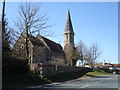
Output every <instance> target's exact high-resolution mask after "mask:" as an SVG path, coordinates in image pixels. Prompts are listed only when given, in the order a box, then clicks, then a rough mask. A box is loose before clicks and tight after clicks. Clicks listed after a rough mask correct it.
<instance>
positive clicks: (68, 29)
mask: <svg viewBox="0 0 120 90" xmlns="http://www.w3.org/2000/svg"><path fill="white" fill-rule="evenodd" d="M68 45H69V46H68ZM66 47H68V48H72V47H74V31H73V27H72V21H71V17H70V11H69V10H68V15H67V21H66V26H65V30H64V50H65V48H66Z"/></svg>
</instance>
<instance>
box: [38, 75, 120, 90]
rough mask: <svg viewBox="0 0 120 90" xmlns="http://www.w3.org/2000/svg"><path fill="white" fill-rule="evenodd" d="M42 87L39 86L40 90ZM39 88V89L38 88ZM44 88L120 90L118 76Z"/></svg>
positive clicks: (80, 80) (45, 86)
mask: <svg viewBox="0 0 120 90" xmlns="http://www.w3.org/2000/svg"><path fill="white" fill-rule="evenodd" d="M39 87H41V86H38V88H39ZM36 88H37V87H36ZM42 88H118V75H108V76H99V77H94V78H88V79H79V80H71V81H65V82H56V83H53V84H46V85H44V86H42Z"/></svg>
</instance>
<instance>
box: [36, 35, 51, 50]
mask: <svg viewBox="0 0 120 90" xmlns="http://www.w3.org/2000/svg"><path fill="white" fill-rule="evenodd" d="M38 35H39V36H40V37H41V38H42V40H41V41H42V42H43V43H44V45H45V46H46V47H47V48H48V49H49V50H51V49H50V48H49V47H48V45H47V43H46V42H45V41H44V39H43V36H41V35H40V34H38ZM38 35H37V37H36V38H38V39H39V37H38ZM39 40H40V39H39Z"/></svg>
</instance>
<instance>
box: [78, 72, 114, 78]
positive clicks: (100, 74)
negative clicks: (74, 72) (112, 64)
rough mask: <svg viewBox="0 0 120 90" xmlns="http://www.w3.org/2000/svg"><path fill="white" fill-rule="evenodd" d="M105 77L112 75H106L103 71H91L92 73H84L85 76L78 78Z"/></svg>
mask: <svg viewBox="0 0 120 90" xmlns="http://www.w3.org/2000/svg"><path fill="white" fill-rule="evenodd" d="M106 75H112V73H107V72H105V71H103V70H99V71H92V72H88V73H86V75H84V76H82V77H80V78H90V77H99V76H106Z"/></svg>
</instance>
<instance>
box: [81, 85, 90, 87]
mask: <svg viewBox="0 0 120 90" xmlns="http://www.w3.org/2000/svg"><path fill="white" fill-rule="evenodd" d="M88 86H90V85H85V86H83V87H81V88H85V87H88Z"/></svg>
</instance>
